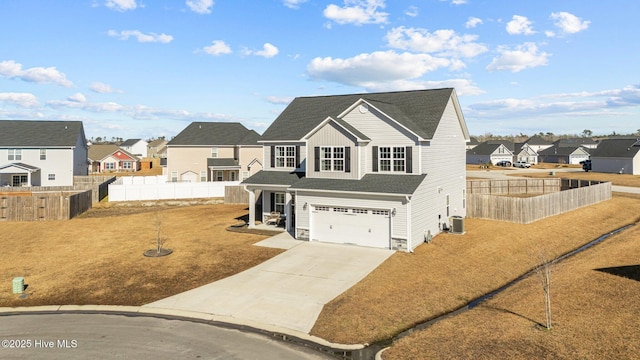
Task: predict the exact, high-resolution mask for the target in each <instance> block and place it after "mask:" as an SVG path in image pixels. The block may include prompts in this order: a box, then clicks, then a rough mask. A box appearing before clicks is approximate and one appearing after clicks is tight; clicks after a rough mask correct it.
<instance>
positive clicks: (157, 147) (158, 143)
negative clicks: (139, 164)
mask: <svg viewBox="0 0 640 360" xmlns="http://www.w3.org/2000/svg"><path fill="white" fill-rule="evenodd" d="M166 149H167V140H165V139H155V140H152V141H151V142H150V143H149V144H147V157H150V158H158V157H164V156H163V155H166V154H167V152H166Z"/></svg>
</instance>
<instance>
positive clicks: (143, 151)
mask: <svg viewBox="0 0 640 360" xmlns="http://www.w3.org/2000/svg"><path fill="white" fill-rule="evenodd" d="M148 145H149V143H148V142H146V141H145V140H142V139H127V140H125V141H123V142H122V143H121V144H120V145H119V146H120V148H122V149H123V150H124V151H126V152H128V153H129V154H132V155H133V156H136V157H138V158H139V159H143V158H146V157H147V146H148Z"/></svg>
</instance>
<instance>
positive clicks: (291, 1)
mask: <svg viewBox="0 0 640 360" xmlns="http://www.w3.org/2000/svg"><path fill="white" fill-rule="evenodd" d="M306 2H307V0H284V1H283V2H282V3H283V4H284V6H286V7H288V8H290V9H298V8H300V5H301V4H303V3H306Z"/></svg>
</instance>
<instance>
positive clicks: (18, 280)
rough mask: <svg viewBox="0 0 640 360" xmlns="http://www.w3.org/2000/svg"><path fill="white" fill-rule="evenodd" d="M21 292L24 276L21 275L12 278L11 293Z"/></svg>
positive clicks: (22, 290)
mask: <svg viewBox="0 0 640 360" xmlns="http://www.w3.org/2000/svg"><path fill="white" fill-rule="evenodd" d="M23 292H24V278H23V277H15V278H13V293H14V294H22V293H23Z"/></svg>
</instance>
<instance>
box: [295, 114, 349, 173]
mask: <svg viewBox="0 0 640 360" xmlns="http://www.w3.org/2000/svg"><path fill="white" fill-rule="evenodd" d="M307 146H308V149H309V154H308V155H309V157H308V158H307V164H306V166H307V176H308V177H310V178H331V179H357V178H359V177H358V171H359V169H358V167H359V154H358V152H359V150H358V148H359V147H358V145H357V143H356V138H355V137H353V135H351V134H350V133H348V132H346V131H345V130H344V129H343V128H341V127H339V126H337V125H336V124H335V123H333V122H328V123H327V124H326V125H325V126H324V127H322V128H321V129H319V130H318V131H317V132H316V133H314V134H313V135H312V136H311V137H310V138H309V140H308V142H307ZM327 147H330V148H332V149H337V148H342V149H343V150H342V151H343V159H344V161H342V170H337V169H336V168H335V166H334V165H335V162H332V170H331V171H327V170H323V168H322V166H318V167H316V164H315V161H316V159H315V151H316V148H317V149H318V151H320V152H321V149H322V148H327ZM347 152H348V156H347ZM333 154H334V152H333V151H332V155H333ZM319 155H320V157H322V155H321V154H319ZM319 161H322V160H319ZM326 164H328V162H326ZM316 168H317V169H318V171H315V170H316ZM339 168H340V161H339V162H338V169H339ZM347 169H348V171H347Z"/></svg>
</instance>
